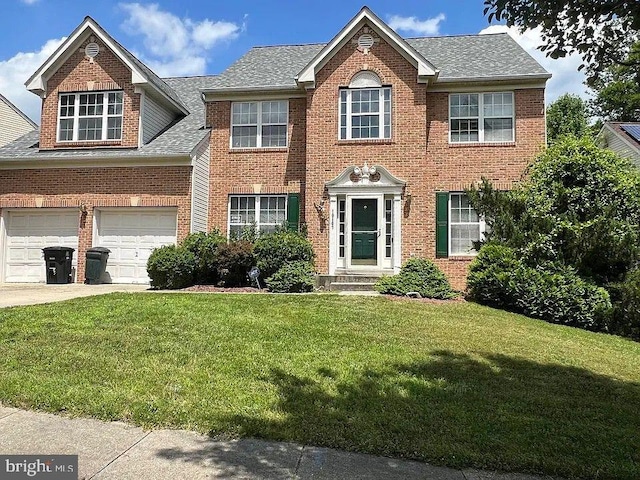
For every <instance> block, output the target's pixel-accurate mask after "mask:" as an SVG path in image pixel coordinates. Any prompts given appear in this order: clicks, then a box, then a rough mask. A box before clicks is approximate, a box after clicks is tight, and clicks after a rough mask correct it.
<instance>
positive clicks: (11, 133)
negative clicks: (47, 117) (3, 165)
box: [0, 95, 38, 147]
mask: <svg viewBox="0 0 640 480" xmlns="http://www.w3.org/2000/svg"><path fill="white" fill-rule="evenodd" d="M36 128H38V125H36V124H35V123H34V122H33V120H31V119H30V118H29V117H27V116H26V115H25V114H24V113H22V112H21V111H20V110H19V109H18V107H16V106H15V105H14V104H13V103H11V102H10V101H9V100H7V99H6V98H5V97H4V96H2V95H0V147H2V146H3V145H6V144H7V143H9V142H13V141H14V140H15V139H16V138H19V137H21V136H23V135H24V134H25V133H28V132H30V131H32V130H35V129H36Z"/></svg>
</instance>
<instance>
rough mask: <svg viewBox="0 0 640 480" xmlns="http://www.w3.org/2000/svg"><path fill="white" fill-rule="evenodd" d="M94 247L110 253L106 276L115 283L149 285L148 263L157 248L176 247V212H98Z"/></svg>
mask: <svg viewBox="0 0 640 480" xmlns="http://www.w3.org/2000/svg"><path fill="white" fill-rule="evenodd" d="M96 230H97V231H96V233H97V235H96V238H95V241H94V246H99V247H107V248H108V249H110V250H111V253H110V254H109V260H108V261H107V274H108V277H110V280H111V282H112V283H149V277H148V276H147V260H148V258H149V255H150V254H151V252H152V251H153V249H154V248H157V247H160V246H162V245H169V244H174V243H176V232H177V210H176V209H175V208H144V207H140V208H134V209H122V208H121V209H114V210H99V211H98V212H97V214H96Z"/></svg>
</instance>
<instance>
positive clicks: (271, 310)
mask: <svg viewBox="0 0 640 480" xmlns="http://www.w3.org/2000/svg"><path fill="white" fill-rule="evenodd" d="M0 401H2V402H3V403H4V404H6V405H13V406H17V407H24V408H35V409H41V410H46V411H51V412H66V413H68V414H70V415H89V416H93V417H97V418H101V419H104V420H116V419H118V420H125V421H130V422H133V423H136V424H139V425H143V426H146V427H150V426H158V427H160V426H161V427H176V428H186V429H193V430H197V431H200V432H205V433H209V434H211V435H214V436H222V437H229V436H233V437H235V436H256V437H264V438H270V439H277V440H290V441H296V442H304V443H310V444H313V445H321V446H330V447H337V448H343V449H347V450H354V451H360V452H369V453H376V454H383V455H389V456H395V457H405V458H414V459H420V460H424V461H428V462H431V463H435V464H439V465H447V466H452V467H468V466H472V467H478V468H491V469H500V470H508V471H521V472H533V473H547V474H556V475H562V476H567V477H572V476H573V477H587V478H640V344H638V343H634V342H631V341H628V340H625V339H622V338H618V337H613V336H608V335H604V334H594V333H590V332H585V331H581V330H576V329H571V328H567V327H560V326H556V325H550V324H547V323H544V322H541V321H536V320H531V319H528V318H525V317H522V316H519V315H514V314H510V313H505V312H501V311H498V310H493V309H490V308H485V307H481V306H478V305H475V304H471V303H462V302H456V303H448V304H441V305H430V304H424V303H416V302H410V301H391V300H387V299H385V298H371V297H338V296H332V295H312V296H286V295H284V296H274V295H206V294H204V295H203V294H200V295H187V294H152V293H148V294H145V293H143V294H112V295H108V296H103V297H95V298H85V299H78V300H73V301H69V302H63V303H57V304H52V305H43V306H32V307H21V308H11V309H4V310H0Z"/></svg>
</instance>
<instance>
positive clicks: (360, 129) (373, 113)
mask: <svg viewBox="0 0 640 480" xmlns="http://www.w3.org/2000/svg"><path fill="white" fill-rule="evenodd" d="M338 136H339V137H338V138H340V140H359V139H385V138H391V87H388V86H387V87H385V86H383V85H382V82H381V81H380V77H378V75H376V74H375V73H374V72H371V71H369V70H363V71H361V72H358V73H357V74H355V75H354V76H353V78H352V79H351V82H350V83H349V87H347V88H342V89H340V131H339V133H338Z"/></svg>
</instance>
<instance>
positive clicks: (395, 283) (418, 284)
mask: <svg viewBox="0 0 640 480" xmlns="http://www.w3.org/2000/svg"><path fill="white" fill-rule="evenodd" d="M375 289H376V290H377V291H379V292H380V293H386V294H389V295H400V296H404V295H406V294H407V293H409V292H418V293H419V294H420V295H421V296H422V297H424V298H437V299H447V298H453V297H455V296H456V295H457V294H456V292H454V291H453V289H452V288H451V285H449V282H448V281H447V278H446V277H445V276H444V274H443V273H442V272H441V271H440V269H439V268H438V267H437V266H436V264H435V263H433V262H432V261H431V260H427V259H426V258H410V259H409V260H407V261H406V262H405V263H404V265H402V268H401V269H400V273H399V274H397V275H393V276H390V277H382V278H381V279H380V280H379V281H378V282H377V283H376V284H375Z"/></svg>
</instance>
